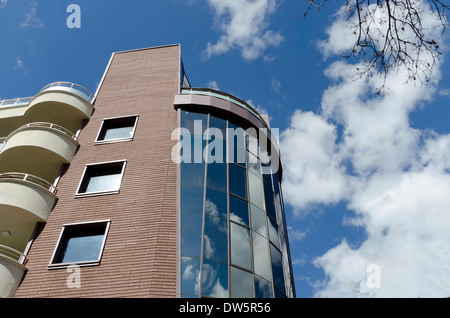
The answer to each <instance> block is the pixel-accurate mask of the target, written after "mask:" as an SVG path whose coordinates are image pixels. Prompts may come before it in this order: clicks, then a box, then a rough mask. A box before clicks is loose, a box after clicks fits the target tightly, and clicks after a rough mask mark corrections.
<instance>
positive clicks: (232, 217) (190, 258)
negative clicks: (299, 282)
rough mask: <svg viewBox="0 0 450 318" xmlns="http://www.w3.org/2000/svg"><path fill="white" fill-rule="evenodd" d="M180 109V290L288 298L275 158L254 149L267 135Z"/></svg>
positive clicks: (190, 293) (289, 289)
mask: <svg viewBox="0 0 450 318" xmlns="http://www.w3.org/2000/svg"><path fill="white" fill-rule="evenodd" d="M179 112H180V121H181V122H180V128H181V129H180V145H181V147H180V153H179V154H180V158H181V162H180V189H181V191H180V202H181V206H180V211H181V217H180V221H181V222H180V229H181V234H180V236H181V240H180V242H181V247H180V257H181V262H180V263H181V272H180V282H181V296H182V297H219V298H228V297H233V298H234V297H244V298H254V297H256V298H272V297H295V290H294V285H293V277H292V270H291V264H290V256H289V246H288V239H287V229H286V224H285V217H284V209H283V201H282V195H281V186H280V173H279V172H278V163H277V164H276V165H271V163H270V162H267V163H266V162H264V160H263V157H265V156H263V153H264V152H265V151H264V149H260V147H258V146H259V144H260V140H258V135H261V136H262V138H267V137H266V136H264V135H263V134H258V131H257V130H256V129H255V128H253V127H247V126H245V125H244V124H243V122H239V121H236V120H234V119H231V118H227V117H225V116H218V115H217V114H209V113H195V112H190V111H186V110H183V109H179ZM262 144H267V143H265V142H264V143H262ZM277 158H278V156H277Z"/></svg>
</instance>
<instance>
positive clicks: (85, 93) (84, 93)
mask: <svg viewBox="0 0 450 318" xmlns="http://www.w3.org/2000/svg"><path fill="white" fill-rule="evenodd" d="M53 89H55V90H59V89H67V90H68V91H71V92H73V93H75V94H77V95H79V96H81V97H83V98H84V99H86V100H87V101H88V102H89V103H92V102H93V101H94V97H95V96H94V94H92V93H91V92H90V91H89V90H87V89H86V88H84V87H83V86H80V85H78V84H74V83H69V82H55V83H51V84H48V85H47V86H45V87H44V88H43V89H41V92H44V91H48V90H53Z"/></svg>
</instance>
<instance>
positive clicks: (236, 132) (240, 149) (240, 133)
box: [227, 123, 246, 167]
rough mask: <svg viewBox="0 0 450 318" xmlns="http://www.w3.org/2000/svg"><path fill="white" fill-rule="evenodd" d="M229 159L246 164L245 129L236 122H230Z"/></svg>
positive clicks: (242, 164)
mask: <svg viewBox="0 0 450 318" xmlns="http://www.w3.org/2000/svg"><path fill="white" fill-rule="evenodd" d="M227 132H228V139H227V140H228V160H229V162H232V163H236V164H239V165H241V166H244V167H245V166H246V160H245V155H246V149H245V131H244V129H243V128H241V127H238V126H236V125H235V124H232V123H228V131H227Z"/></svg>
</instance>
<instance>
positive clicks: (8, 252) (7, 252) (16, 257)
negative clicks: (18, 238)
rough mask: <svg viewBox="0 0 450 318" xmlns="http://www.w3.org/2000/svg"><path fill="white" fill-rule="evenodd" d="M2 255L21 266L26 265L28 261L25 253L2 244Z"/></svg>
mask: <svg viewBox="0 0 450 318" xmlns="http://www.w3.org/2000/svg"><path fill="white" fill-rule="evenodd" d="M0 255H2V256H3V257H6V258H8V259H10V260H13V261H15V262H17V263H19V264H22V265H23V264H24V263H25V260H26V256H25V255H24V254H23V253H21V252H19V251H17V250H15V249H13V248H11V247H8V246H5V245H1V244H0Z"/></svg>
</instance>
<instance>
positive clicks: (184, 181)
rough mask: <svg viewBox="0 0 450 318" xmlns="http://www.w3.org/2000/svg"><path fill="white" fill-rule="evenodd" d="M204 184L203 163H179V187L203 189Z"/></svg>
mask: <svg viewBox="0 0 450 318" xmlns="http://www.w3.org/2000/svg"><path fill="white" fill-rule="evenodd" d="M204 183H205V164H204V163H181V185H193V186H199V187H203V184H204Z"/></svg>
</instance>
